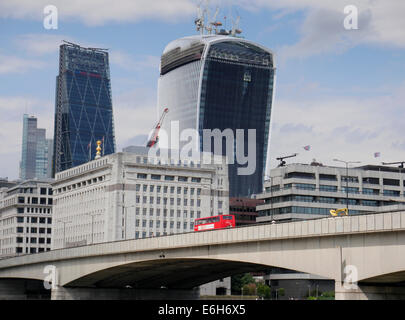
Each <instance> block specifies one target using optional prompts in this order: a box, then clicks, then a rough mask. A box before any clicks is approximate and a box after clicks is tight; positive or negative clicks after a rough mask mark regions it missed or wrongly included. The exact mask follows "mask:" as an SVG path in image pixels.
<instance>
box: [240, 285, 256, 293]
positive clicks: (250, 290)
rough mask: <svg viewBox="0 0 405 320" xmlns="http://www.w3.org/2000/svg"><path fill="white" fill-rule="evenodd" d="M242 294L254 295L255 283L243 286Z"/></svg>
mask: <svg viewBox="0 0 405 320" xmlns="http://www.w3.org/2000/svg"><path fill="white" fill-rule="evenodd" d="M242 293H243V295H247V296H253V295H256V284H255V283H248V284H245V285H244V286H243V292H242Z"/></svg>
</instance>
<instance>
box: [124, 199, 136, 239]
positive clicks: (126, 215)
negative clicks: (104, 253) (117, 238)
mask: <svg viewBox="0 0 405 320" xmlns="http://www.w3.org/2000/svg"><path fill="white" fill-rule="evenodd" d="M134 207H136V206H135V205H132V206H127V207H125V206H124V211H125V217H124V232H125V240H127V218H128V214H127V213H128V212H127V211H128V208H134Z"/></svg>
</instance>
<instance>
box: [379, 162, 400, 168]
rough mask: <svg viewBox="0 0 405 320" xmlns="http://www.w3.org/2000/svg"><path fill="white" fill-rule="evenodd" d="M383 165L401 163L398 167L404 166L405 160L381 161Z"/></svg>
mask: <svg viewBox="0 0 405 320" xmlns="http://www.w3.org/2000/svg"><path fill="white" fill-rule="evenodd" d="M381 163H382V164H383V165H390V164H399V166H398V168H404V163H405V161H398V162H381Z"/></svg>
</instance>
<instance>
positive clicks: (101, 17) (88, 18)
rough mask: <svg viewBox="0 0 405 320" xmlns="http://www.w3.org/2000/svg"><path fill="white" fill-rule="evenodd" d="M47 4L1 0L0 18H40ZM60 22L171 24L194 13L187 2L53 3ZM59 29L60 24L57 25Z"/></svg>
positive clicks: (79, 0)
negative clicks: (152, 20) (148, 20)
mask: <svg viewBox="0 0 405 320" xmlns="http://www.w3.org/2000/svg"><path fill="white" fill-rule="evenodd" d="M47 5H49V1H48V0H36V1H32V0H19V1H15V0H2V1H1V2H0V17H2V18H17V19H35V20H42V19H43V18H44V16H45V15H44V13H43V10H44V7H45V6H47ZM52 5H54V6H56V8H57V9H58V19H59V20H60V21H66V20H79V21H81V22H83V23H84V24H86V25H102V24H105V23H109V22H114V23H117V22H118V23H121V22H138V21H141V20H144V19H160V20H165V21H175V20H176V19H177V18H180V17H185V16H188V15H190V14H193V13H195V12H196V8H195V5H194V4H193V2H192V1H190V0H170V1H167V0H154V1H149V0H120V1H119V2H111V1H110V0H86V1H82V0H70V1H64V0H54V1H52ZM58 24H59V25H60V22H59V23H58Z"/></svg>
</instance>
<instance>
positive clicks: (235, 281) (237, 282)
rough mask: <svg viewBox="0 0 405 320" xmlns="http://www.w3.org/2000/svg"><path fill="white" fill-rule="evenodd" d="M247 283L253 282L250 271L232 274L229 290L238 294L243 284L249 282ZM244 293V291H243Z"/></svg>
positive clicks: (240, 292)
mask: <svg viewBox="0 0 405 320" xmlns="http://www.w3.org/2000/svg"><path fill="white" fill-rule="evenodd" d="M249 283H255V279H254V278H253V276H252V275H251V274H250V273H244V274H238V275H234V276H232V278H231V290H232V294H236V295H240V294H242V288H243V286H245V285H247V284H249ZM243 293H244V294H246V293H245V292H243Z"/></svg>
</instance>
